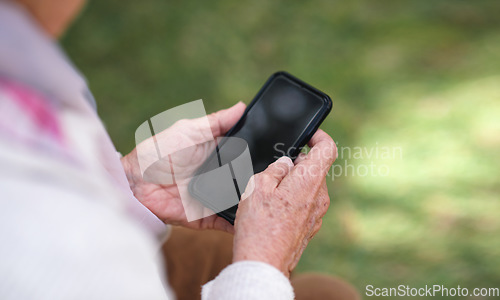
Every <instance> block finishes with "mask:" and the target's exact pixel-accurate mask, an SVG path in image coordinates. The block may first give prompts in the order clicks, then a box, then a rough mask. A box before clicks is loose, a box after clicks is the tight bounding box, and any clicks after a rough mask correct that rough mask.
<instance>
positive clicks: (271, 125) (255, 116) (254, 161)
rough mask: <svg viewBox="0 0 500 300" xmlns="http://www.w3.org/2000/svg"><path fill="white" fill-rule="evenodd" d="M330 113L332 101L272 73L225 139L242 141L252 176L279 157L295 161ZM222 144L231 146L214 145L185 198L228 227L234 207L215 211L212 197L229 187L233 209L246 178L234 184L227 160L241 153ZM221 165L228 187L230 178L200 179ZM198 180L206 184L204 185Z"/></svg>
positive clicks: (216, 206)
mask: <svg viewBox="0 0 500 300" xmlns="http://www.w3.org/2000/svg"><path fill="white" fill-rule="evenodd" d="M331 109H332V100H331V99H330V97H328V95H326V94H325V93H323V92H321V91H319V90H318V89H316V88H314V87H312V86H310V85H309V84H307V83H305V82H303V81H301V80H300V79H298V78H296V77H294V76H292V75H290V74H289V73H286V72H277V73H274V74H273V75H271V77H269V79H268V80H267V81H266V83H265V84H264V86H263V87H262V88H261V89H260V91H259V92H258V93H257V95H256V96H255V98H254V99H253V100H252V102H251V103H250V104H249V105H248V107H247V108H246V110H245V112H244V114H243V116H242V117H241V119H240V120H239V121H238V122H237V123H236V125H234V127H233V128H232V129H231V130H229V132H228V133H227V134H226V137H228V138H230V137H234V138H240V139H242V140H244V141H246V144H247V147H248V151H249V152H250V157H251V165H252V166H253V167H252V168H253V170H251V174H250V175H253V174H256V173H259V172H262V171H263V170H265V169H266V168H267V166H268V165H269V164H271V163H273V162H274V161H275V160H276V159H278V158H279V157H281V156H284V155H286V156H289V157H290V158H292V160H293V159H295V158H296V157H297V155H298V154H299V153H300V151H301V149H302V147H304V145H305V144H306V143H307V142H308V141H309V139H311V137H312V135H313V134H314V133H315V132H316V130H317V129H318V127H319V125H320V124H321V123H322V122H323V120H324V119H325V118H326V116H327V115H328V113H329V112H330V111H331ZM227 144H232V146H231V147H230V146H227V145H226V144H225V143H224V140H223V141H222V142H219V144H218V147H217V149H216V151H214V152H215V153H214V154H213V155H211V156H210V157H209V158H208V159H207V161H206V162H205V163H204V164H203V165H202V167H200V169H199V170H198V172H197V176H195V177H193V179H192V180H191V181H190V183H189V192H190V194H191V195H192V196H193V197H194V198H196V199H197V200H199V201H200V202H201V203H202V204H204V205H205V206H206V207H208V208H211V209H212V210H214V211H215V212H217V214H218V215H219V216H221V217H223V218H224V219H226V220H227V221H229V222H230V223H231V224H234V219H235V217H236V210H237V209H238V205H237V204H235V205H233V206H232V207H230V208H227V205H226V207H224V209H221V204H220V202H219V199H218V198H220V197H219V196H217V193H220V191H221V190H227V189H228V188H227V187H228V186H231V188H230V189H232V186H233V184H234V189H235V192H232V194H231V195H232V196H230V197H233V198H236V197H237V199H235V202H233V203H238V201H239V199H240V196H241V194H242V193H243V192H244V189H245V187H246V185H247V183H248V179H249V177H250V175H248V176H240V177H239V178H238V176H235V173H234V170H233V168H234V167H233V166H231V160H232V159H233V158H235V157H237V155H238V154H239V153H236V154H235V153H234V152H235V149H240V148H241V149H242V151H243V148H244V147H243V148H242V147H240V146H239V145H235V143H229V142H228V143H227ZM236 152H238V151H236ZM227 164H228V165H229V166H230V170H231V172H230V174H231V177H232V179H233V183H230V184H228V178H230V177H225V178H223V177H224V176H217V175H215V176H214V175H213V174H211V175H204V174H209V173H210V172H208V171H213V170H215V169H216V168H220V167H222V166H224V165H227ZM204 176H205V178H207V179H208V178H209V181H207V180H204ZM237 179H238V180H239V182H237ZM222 181H225V182H222ZM207 182H209V183H207Z"/></svg>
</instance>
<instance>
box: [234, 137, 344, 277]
mask: <svg viewBox="0 0 500 300" xmlns="http://www.w3.org/2000/svg"><path fill="white" fill-rule="evenodd" d="M309 145H310V146H311V151H310V152H309V153H308V154H307V155H303V156H299V158H298V159H297V160H296V162H295V165H294V164H293V163H292V161H291V160H290V159H289V158H287V157H282V158H280V159H278V160H277V161H276V162H274V163H273V164H271V165H270V166H269V167H268V168H267V169H266V170H264V171H263V172H261V173H259V174H256V175H255V176H253V177H252V179H251V180H250V183H249V187H247V190H250V189H251V188H250V186H251V185H253V187H252V188H253V191H252V193H251V194H250V195H246V193H244V194H243V195H242V200H241V202H240V204H239V208H238V211H237V215H236V221H235V230H236V234H235V241H234V251H233V253H234V256H233V261H234V262H237V261H242V260H254V261H262V262H266V263H269V264H271V265H273V266H275V267H276V268H278V269H279V270H281V271H282V272H283V273H284V274H285V275H286V276H288V275H289V274H290V271H291V270H292V269H293V268H295V266H296V265H297V263H298V261H299V258H300V256H301V255H302V252H303V251H304V249H305V247H306V246H307V244H308V242H309V241H310V240H311V238H312V237H313V236H314V235H315V234H316V233H317V232H318V230H319V229H320V227H321V222H322V217H323V216H324V215H325V213H326V211H327V209H328V206H329V204H330V198H329V196H328V190H327V188H326V175H327V172H328V170H329V169H330V166H331V165H332V163H333V162H334V161H335V159H336V157H337V148H336V146H335V143H334V142H333V140H332V139H331V138H330V136H328V135H327V134H326V133H325V132H324V131H322V130H318V132H317V133H316V134H315V135H314V136H313V138H312V139H311V141H310V143H309Z"/></svg>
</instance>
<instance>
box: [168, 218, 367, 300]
mask: <svg viewBox="0 0 500 300" xmlns="http://www.w3.org/2000/svg"><path fill="white" fill-rule="evenodd" d="M232 249H233V236H232V235H230V234H227V233H223V232H219V231H212V230H205V231H197V230H191V229H186V228H181V227H173V228H172V233H171V235H170V237H169V239H168V240H167V242H166V243H165V245H163V248H162V251H163V254H164V256H165V263H166V265H167V266H168V268H167V271H168V280H169V283H170V285H171V287H172V288H173V290H174V291H175V294H176V295H177V299H179V300H191V299H200V298H201V286H202V285H203V284H205V283H207V282H208V281H210V280H212V279H214V278H215V277H216V276H217V274H219V273H220V271H222V269H224V268H225V267H226V266H227V265H229V264H230V263H231V261H232ZM291 282H292V286H293V288H294V291H295V297H296V299H297V300H305V299H310V300H316V299H322V300H328V299H331V300H344V299H345V300H354V299H361V297H360V296H359V294H358V292H357V291H356V289H355V288H354V287H353V286H352V285H350V284H349V283H347V282H345V281H343V280H341V279H339V278H335V277H332V276H329V275H323V274H318V273H305V274H299V275H292V279H291Z"/></svg>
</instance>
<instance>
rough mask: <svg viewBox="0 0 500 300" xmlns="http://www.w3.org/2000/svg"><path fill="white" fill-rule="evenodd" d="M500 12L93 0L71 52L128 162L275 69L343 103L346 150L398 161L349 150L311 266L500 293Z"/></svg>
mask: <svg viewBox="0 0 500 300" xmlns="http://www.w3.org/2000/svg"><path fill="white" fill-rule="evenodd" d="M499 12H500V1H368V0H367V1H357V0H354V1H264V0H255V1H182V2H181V1H154V0H143V1H118V0H106V1H90V3H89V4H88V6H87V8H86V9H85V10H84V12H83V14H82V16H81V18H80V19H79V20H78V21H77V22H76V24H75V25H74V26H73V27H72V28H71V29H70V30H69V32H68V33H67V35H66V36H65V37H64V38H63V40H62V45H63V47H64V48H65V49H66V50H67V52H68V53H69V56H70V57H71V58H72V59H73V60H74V62H75V64H76V65H77V67H78V68H79V69H80V70H81V71H82V72H83V73H84V74H85V75H86V76H87V78H88V81H89V84H90V87H91V89H92V90H93V92H94V94H95V97H96V99H97V101H98V111H99V114H100V115H101V117H102V118H103V120H104V122H105V124H106V126H107V128H108V129H109V132H110V134H111V137H112V139H113V140H114V142H115V143H116V145H117V148H118V149H119V150H120V151H121V152H123V153H127V152H128V151H130V150H131V149H132V148H133V147H134V132H135V129H136V128H137V127H138V126H139V124H141V123H142V122H143V121H145V120H146V119H147V118H149V117H151V116H154V115H156V114H157V113H160V112H162V111H164V110H166V109H169V108H171V107H174V106H176V105H179V104H183V103H186V102H189V101H192V100H196V99H200V98H202V99H203V100H204V102H205V106H206V109H207V112H213V111H216V110H219V109H222V108H225V107H228V106H230V105H232V104H234V103H235V102H236V101H237V100H243V101H244V102H246V103H248V102H249V101H250V100H251V99H252V98H253V96H254V95H255V93H256V92H257V91H258V89H259V88H260V87H261V85H262V84H263V83H264V81H265V80H266V78H267V77H268V76H269V75H270V74H271V73H273V72H275V71H277V70H286V71H289V72H290V73H292V74H294V75H296V76H298V77H299V78H301V79H303V80H304V81H306V82H308V83H311V84H312V85H314V86H316V87H317V88H319V89H321V90H323V91H324V92H326V93H327V94H329V95H330V96H331V97H332V98H333V101H334V108H333V111H332V113H331V114H330V115H329V117H328V118H327V119H326V121H325V123H324V124H323V126H322V128H323V129H324V130H325V131H327V132H328V133H330V134H331V135H332V136H333V137H334V139H335V140H336V141H337V142H338V146H339V148H340V147H350V148H351V149H353V148H352V147H365V148H366V149H367V151H370V149H382V148H383V147H390V149H400V150H401V155H400V156H399V155H396V156H393V157H380V155H379V157H369V155H368V153H367V152H365V154H364V155H362V157H361V158H353V157H349V156H348V155H347V154H348V153H346V152H344V153H343V154H344V155H343V156H342V155H341V156H340V157H339V159H338V160H337V162H336V165H338V166H339V169H338V170H337V172H342V175H339V176H330V177H329V178H328V184H329V189H330V195H331V198H332V205H331V207H330V210H329V212H328V214H327V216H326V217H325V221H324V225H323V228H322V230H321V231H320V233H319V234H318V235H317V236H316V237H315V238H314V239H313V241H312V242H311V243H310V246H309V247H308V249H307V250H306V252H305V253H304V256H303V258H302V260H301V262H300V264H299V266H298V272H302V271H322V272H328V273H330V274H335V275H338V276H340V277H342V278H345V279H346V280H348V281H350V282H352V283H353V284H354V285H355V286H357V287H358V289H359V290H360V291H361V292H362V293H364V292H365V286H366V285H367V284H372V285H374V286H376V287H396V286H397V285H399V284H408V285H410V286H412V287H423V286H424V285H425V284H428V285H432V284H443V285H445V286H448V287H456V286H457V285H460V286H461V287H471V288H472V287H500V234H499V233H500V217H499V213H500V201H499V200H500V199H499V198H500V196H499V195H500V171H499V168H500V155H499V154H500V101H499V100H500V18H499V17H498V16H499ZM382 150H383V149H382ZM346 164H350V165H352V166H353V168H358V167H359V166H362V165H369V164H374V165H375V166H376V168H382V167H383V168H384V172H383V174H369V175H367V176H362V175H363V174H359V173H356V172H354V171H352V169H349V168H348V169H345V165H346ZM340 167H343V168H344V169H342V171H340V170H341V169H340ZM386 169H388V170H389V174H385V173H386V172H385V170H386ZM346 171H347V173H348V174H345V172H346ZM379 173H380V172H379ZM384 175H385V176H384Z"/></svg>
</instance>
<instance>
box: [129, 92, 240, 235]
mask: <svg viewBox="0 0 500 300" xmlns="http://www.w3.org/2000/svg"><path fill="white" fill-rule="evenodd" d="M245 107H246V106H245V104H243V103H241V102H240V103H238V104H236V105H234V106H233V107H231V108H229V109H225V110H221V111H218V112H216V113H213V114H210V115H208V116H207V118H208V123H209V126H210V128H205V126H206V124H207V122H206V121H207V119H206V118H201V119H193V120H181V121H178V122H176V123H175V124H174V125H173V126H172V127H170V128H168V129H166V130H165V131H163V132H161V133H159V134H157V135H156V136H155V138H156V140H157V142H158V144H161V145H163V146H164V148H167V149H168V148H169V147H171V149H170V151H169V152H170V153H173V155H174V156H175V159H174V161H175V162H174V163H173V166H172V167H173V169H174V170H175V176H176V178H177V179H178V178H188V177H189V175H191V174H192V173H193V172H194V171H196V169H198V167H199V166H200V165H201V164H202V163H203V162H204V161H205V159H206V158H207V155H208V154H210V153H211V152H212V151H213V150H214V149H215V146H214V144H213V143H210V140H213V138H214V137H220V136H223V135H224V134H225V133H226V132H227V131H228V130H229V129H230V128H231V127H232V126H233V125H234V124H236V122H237V121H238V120H239V119H240V118H241V116H242V115H243V112H244V111H245ZM207 129H208V130H207ZM146 142H147V141H146ZM144 144H147V143H142V144H140V145H138V147H137V148H139V147H143V146H144ZM151 145H152V144H151ZM193 145H195V146H193ZM145 147H146V148H147V147H149V148H150V149H146V151H148V150H149V151H150V152H151V153H152V154H151V155H152V157H155V156H156V149H155V148H154V145H152V146H150V145H145ZM137 148H136V149H134V150H133V151H132V152H131V153H130V154H128V155H126V156H124V157H123V158H122V164H123V167H124V169H125V173H126V174H127V179H128V181H129V184H130V187H131V189H132V192H133V193H134V195H135V197H136V198H137V199H138V200H139V201H141V203H142V204H144V205H145V206H146V207H147V208H148V209H149V210H151V211H152V212H153V213H154V214H155V215H156V216H157V217H158V218H160V219H161V220H162V221H163V222H165V223H167V224H173V225H182V226H185V227H189V228H194V229H217V230H222V231H226V232H230V233H234V228H233V226H232V225H231V224H230V223H228V222H227V221H226V220H224V219H223V218H221V217H219V216H217V215H214V214H213V212H211V211H210V210H209V209H207V208H204V207H203V206H202V205H201V204H200V203H199V202H197V201H195V200H192V201H189V203H185V205H188V208H187V209H189V211H191V212H193V211H196V213H197V214H199V215H209V216H208V217H205V218H202V219H198V220H195V221H192V222H188V221H187V218H186V213H185V210H184V207H183V205H182V201H181V194H180V193H183V195H188V193H187V183H188V180H180V181H178V182H168V181H169V180H164V181H166V182H164V183H161V181H162V180H155V179H157V178H158V177H160V176H159V175H158V176H154V175H153V176H152V177H153V178H146V179H144V178H143V176H142V174H141V171H140V168H139V162H138V156H137ZM179 150H180V151H179ZM155 167H156V169H158V170H157V172H155V170H153V171H152V172H151V173H153V174H160V173H171V165H170V163H169V160H168V159H167V160H165V161H162V162H160V163H159V164H158V165H157V166H155ZM158 181H159V182H158Z"/></svg>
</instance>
